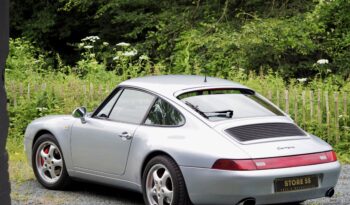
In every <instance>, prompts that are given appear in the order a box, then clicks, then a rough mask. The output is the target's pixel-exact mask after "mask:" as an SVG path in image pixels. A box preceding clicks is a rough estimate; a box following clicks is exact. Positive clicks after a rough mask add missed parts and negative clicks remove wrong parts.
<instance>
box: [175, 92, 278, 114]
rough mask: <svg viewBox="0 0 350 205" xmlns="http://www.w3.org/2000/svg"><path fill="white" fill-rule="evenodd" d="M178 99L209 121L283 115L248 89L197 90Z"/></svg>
mask: <svg viewBox="0 0 350 205" xmlns="http://www.w3.org/2000/svg"><path fill="white" fill-rule="evenodd" d="M178 99H180V100H181V101H183V102H184V103H185V104H186V105H187V106H189V107H191V108H192V109H194V110H195V111H196V112H198V113H199V114H200V115H202V116H203V117H205V118H207V119H208V120H210V121H219V120H227V119H231V118H250V117H266V116H283V113H282V112H281V111H279V110H278V109H277V108H276V107H275V106H273V105H272V104H270V103H269V102H267V101H265V100H263V99H262V98H260V97H259V96H257V95H256V94H255V93H254V91H252V90H248V89H214V90H199V91H192V92H188V93H184V94H181V95H179V96H178Z"/></svg>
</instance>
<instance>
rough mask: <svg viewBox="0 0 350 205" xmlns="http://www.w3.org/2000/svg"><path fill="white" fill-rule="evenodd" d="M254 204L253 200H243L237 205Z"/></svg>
mask: <svg viewBox="0 0 350 205" xmlns="http://www.w3.org/2000/svg"><path fill="white" fill-rule="evenodd" d="M255 203H256V202H255V199H254V198H245V199H242V200H241V201H240V202H238V203H237V205H255Z"/></svg>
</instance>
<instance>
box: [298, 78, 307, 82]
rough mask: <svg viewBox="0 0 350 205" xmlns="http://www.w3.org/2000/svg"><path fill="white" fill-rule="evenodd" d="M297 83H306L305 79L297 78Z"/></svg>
mask: <svg viewBox="0 0 350 205" xmlns="http://www.w3.org/2000/svg"><path fill="white" fill-rule="evenodd" d="M297 81H299V82H301V83H304V82H306V81H307V78H298V79H297Z"/></svg>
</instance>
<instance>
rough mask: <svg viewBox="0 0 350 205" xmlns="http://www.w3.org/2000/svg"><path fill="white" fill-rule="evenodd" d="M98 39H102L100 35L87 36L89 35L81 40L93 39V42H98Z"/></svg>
mask: <svg viewBox="0 0 350 205" xmlns="http://www.w3.org/2000/svg"><path fill="white" fill-rule="evenodd" d="M96 40H100V37H98V36H87V37H85V38H83V39H81V41H91V42H96Z"/></svg>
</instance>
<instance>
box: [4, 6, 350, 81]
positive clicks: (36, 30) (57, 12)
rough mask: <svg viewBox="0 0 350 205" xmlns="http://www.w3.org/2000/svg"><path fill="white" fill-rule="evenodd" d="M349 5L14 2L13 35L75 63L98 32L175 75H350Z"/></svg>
mask: <svg viewBox="0 0 350 205" xmlns="http://www.w3.org/2000/svg"><path fill="white" fill-rule="evenodd" d="M349 11H350V0H314V1H303V0H280V1H275V0H272V1H265V0H250V1H244V0H210V1H209V0H206V1H204V0H191V1H189V0H176V1H174V0H163V1H158V0H95V1H92V0H59V1H52V0H47V1H40V0H39V1H34V0H13V1H12V3H11V17H12V20H11V32H12V33H11V36H12V37H13V38H16V37H23V36H25V37H26V38H27V39H28V40H30V41H32V42H34V43H35V45H37V46H40V47H41V48H44V49H45V50H46V51H49V53H48V55H50V56H52V58H53V59H54V60H53V62H56V63H57V57H56V56H57V55H56V54H59V56H60V58H62V59H63V60H64V62H65V63H68V64H73V65H74V64H75V63H76V62H78V61H79V59H80V56H79V52H78V50H77V46H76V45H77V43H79V42H80V40H81V39H83V38H84V37H86V36H91V35H95V36H99V38H101V39H102V40H103V41H105V42H109V43H110V44H111V45H115V44H116V43H119V42H128V43H131V44H133V45H136V48H137V50H138V53H139V54H141V53H143V54H147V56H149V57H150V58H151V59H152V61H153V62H155V63H158V62H160V63H162V64H163V65H165V66H166V67H167V71H168V72H172V73H181V72H191V73H199V72H202V70H203V69H206V70H208V72H210V73H212V74H214V73H221V74H222V75H223V76H227V75H229V73H230V72H232V71H233V70H234V69H244V70H247V71H248V70H252V69H253V70H256V71H259V70H260V69H263V70H267V69H273V70H275V71H278V72H280V73H282V74H283V75H284V76H285V77H303V76H313V75H316V74H320V75H327V73H338V72H340V73H342V74H343V75H344V76H347V75H348V74H349V73H350V72H349V66H350V58H349V57H350V15H349ZM110 58H112V55H110ZM319 59H327V60H328V61H329V64H327V65H319V64H316V61H317V60H319ZM100 60H101V59H100ZM107 67H108V66H107Z"/></svg>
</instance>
